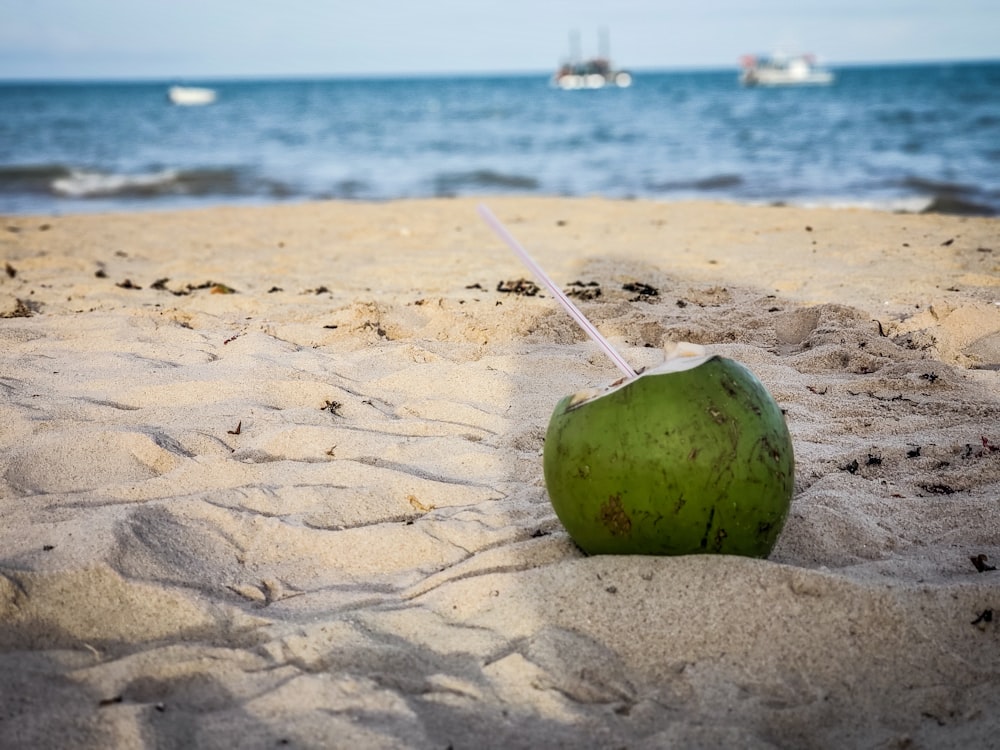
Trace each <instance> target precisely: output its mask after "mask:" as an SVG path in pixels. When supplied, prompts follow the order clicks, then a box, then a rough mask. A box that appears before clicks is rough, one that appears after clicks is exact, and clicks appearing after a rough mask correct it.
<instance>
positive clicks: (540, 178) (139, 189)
mask: <svg viewBox="0 0 1000 750" xmlns="http://www.w3.org/2000/svg"><path fill="white" fill-rule="evenodd" d="M834 72H835V73H836V74H837V79H836V81H835V83H834V84H833V85H831V86H825V87H803V88H782V89H744V88H741V87H740V86H739V85H738V83H737V71H736V70H735V69H734V70H725V71H716V72H663V73H642V72H639V73H636V74H635V82H634V84H633V85H632V86H631V87H630V88H627V89H603V90H598V91H561V90H558V89H554V88H552V87H550V86H549V82H548V80H547V78H546V76H545V75H537V76H525V75H521V76H505V77H456V78H442V77H435V78H411V79H395V80H389V79H359V80H345V79H331V80H299V81H281V80H267V81H232V80H229V81H216V82H211V81H208V82H202V83H203V84H204V85H210V86H212V87H213V88H215V89H216V90H217V91H218V100H217V101H216V102H215V103H213V104H210V105H207V106H202V107H178V106H174V105H171V104H170V103H169V102H168V101H167V97H166V90H167V85H168V83H167V82H158V83H151V82H142V83H65V84H54V83H46V84H42V83H31V84H28V83H7V84H0V212H2V213H76V212H84V211H95V210H102V211H103V210H123V209H124V210H137V209H158V208H174V207H186V206H202V205H213V204H222V203H255V204H259V203H272V202H280V201H301V200H306V199H316V198H340V199H362V200H384V199H392V198H409V197H433V196H455V195H485V194H497V193H505V194H529V195H566V196H580V195H601V196H607V197H615V198H628V197H643V198H653V199H659V200H677V199H687V198H707V199H721V200H732V201H740V202H753V203H776V202H786V203H795V204H834V205H840V204H849V205H869V206H877V207H882V208H887V209H901V210H915V211H919V210H924V209H927V208H931V209H933V210H942V211H950V212H954V213H980V214H988V215H1000V62H990V63H963V64H928V65H908V66H879V67H845V68H841V69H835V71H834Z"/></svg>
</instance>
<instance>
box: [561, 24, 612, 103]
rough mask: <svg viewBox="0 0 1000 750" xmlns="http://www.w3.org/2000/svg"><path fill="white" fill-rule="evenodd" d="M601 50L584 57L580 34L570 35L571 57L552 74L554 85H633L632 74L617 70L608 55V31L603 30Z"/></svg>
mask: <svg viewBox="0 0 1000 750" xmlns="http://www.w3.org/2000/svg"><path fill="white" fill-rule="evenodd" d="M600 46H601V51H600V53H599V54H598V55H597V57H591V58H587V59H584V58H582V57H581V55H580V51H579V50H580V40H579V37H578V35H576V34H575V33H574V34H571V35H570V56H569V59H568V60H566V61H565V62H563V63H562V65H560V66H559V69H558V70H556V72H555V74H554V75H553V76H552V85H553V86H556V87H557V88H560V89H563V90H564V91H572V90H574V89H602V88H604V87H605V86H615V87H618V88H627V87H629V86H631V85H632V74H631V73H629V72H628V71H627V70H617V69H615V67H614V65H612V64H611V58H610V56H609V55H608V51H607V50H608V36H607V31H605V30H603V29H602V30H601V37H600Z"/></svg>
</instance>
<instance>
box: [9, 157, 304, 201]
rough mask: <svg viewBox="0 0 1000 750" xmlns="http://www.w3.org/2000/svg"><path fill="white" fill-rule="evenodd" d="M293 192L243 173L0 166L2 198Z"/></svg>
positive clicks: (232, 170)
mask: <svg viewBox="0 0 1000 750" xmlns="http://www.w3.org/2000/svg"><path fill="white" fill-rule="evenodd" d="M294 192H295V191H294V190H293V189H291V188H290V187H289V186H287V185H285V184H284V183H281V182H278V181H276V180H272V179H260V178H258V177H257V176H256V175H254V174H253V173H252V172H251V171H248V170H245V169H239V168H231V167H221V168H200V169H157V170H151V171H145V172H109V171H102V170H97V169H79V168H74V167H69V166H65V165H61V164H38V165H13V166H10V165H8V166H0V193H7V194H28V195H49V196H55V197H58V198H70V199H78V200H86V199H91V198H122V199H131V198H158V197H179V196H191V197H208V196H220V197H238V196H267V197H271V198H281V197H287V196H289V195H292V194H294Z"/></svg>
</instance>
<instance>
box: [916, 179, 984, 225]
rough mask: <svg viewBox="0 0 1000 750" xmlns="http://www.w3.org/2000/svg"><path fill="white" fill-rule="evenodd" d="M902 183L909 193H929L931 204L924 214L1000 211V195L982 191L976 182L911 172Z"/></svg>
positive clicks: (924, 210)
mask: <svg viewBox="0 0 1000 750" xmlns="http://www.w3.org/2000/svg"><path fill="white" fill-rule="evenodd" d="M899 184H900V186H901V187H902V188H904V189H905V190H907V191H910V192H918V193H922V194H923V195H926V196H927V199H928V204H927V206H926V208H924V209H923V211H922V212H921V213H937V214H953V215H956V216H996V215H997V214H1000V200H998V199H1000V196H996V195H994V196H992V200H991V196H989V195H986V194H984V193H983V191H982V190H981V189H979V188H978V187H976V186H974V185H966V184H963V183H958V182H943V181H940V180H931V179H927V178H925V177H919V176H916V175H910V176H908V177H905V178H903V179H902V180H900V183H899Z"/></svg>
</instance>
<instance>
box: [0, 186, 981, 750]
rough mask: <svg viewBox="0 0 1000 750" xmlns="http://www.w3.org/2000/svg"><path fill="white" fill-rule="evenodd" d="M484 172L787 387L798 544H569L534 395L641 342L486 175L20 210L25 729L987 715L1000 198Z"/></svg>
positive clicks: (10, 249) (596, 260) (18, 603)
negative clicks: (359, 193) (969, 213)
mask: <svg viewBox="0 0 1000 750" xmlns="http://www.w3.org/2000/svg"><path fill="white" fill-rule="evenodd" d="M488 203H489V205H490V206H491V208H492V209H493V210H494V212H495V213H496V214H497V215H498V216H499V217H500V218H501V219H502V220H503V221H504V222H505V223H507V225H508V226H509V228H510V229H511V231H512V232H514V234H516V235H517V236H518V238H519V239H520V240H521V241H522V242H523V243H524V244H525V245H526V246H527V247H528V248H529V249H530V250H531V251H532V252H533V254H534V255H535V257H536V258H537V260H538V261H539V262H540V263H541V264H542V265H543V266H545V267H546V268H547V269H548V271H549V273H550V274H551V275H552V276H553V277H554V278H555V279H556V280H557V281H558V282H559V283H560V284H562V285H564V286H565V288H567V289H575V290H590V291H593V290H594V289H596V288H597V287H593V286H572V283H573V282H581V283H583V284H588V283H589V282H597V283H598V284H599V289H600V291H601V295H600V296H599V297H597V298H596V299H591V300H581V301H580V306H581V308H582V309H583V310H584V311H585V313H586V314H587V315H588V316H589V317H590V318H591V319H592V320H593V321H594V322H595V323H596V324H597V326H598V327H599V328H600V329H601V330H602V331H603V332H604V334H605V335H606V336H607V337H608V338H609V339H610V340H611V341H612V342H613V343H614V344H615V345H616V347H618V348H619V349H620V350H621V351H622V353H623V354H624V356H625V357H626V358H627V359H628V360H629V361H630V362H632V364H633V365H634V366H636V367H647V366H651V365H655V364H656V363H657V362H658V361H659V359H660V357H661V347H662V346H664V345H665V344H666V343H668V342H669V341H672V340H686V341H691V342H694V343H699V344H704V345H707V346H709V347H710V348H711V349H712V350H713V351H716V352H718V353H720V354H723V355H725V356H729V357H732V358H734V359H737V360H739V361H741V362H743V363H744V364H746V365H747V366H748V367H750V368H751V369H752V370H753V371H754V372H755V373H756V374H757V375H758V377H759V378H760V379H761V380H762V381H763V382H764V383H765V384H766V386H767V387H768V388H769V389H770V391H771V392H772V394H773V395H774V397H775V399H776V400H777V401H778V403H779V404H780V405H781V407H782V408H783V409H784V410H785V411H786V416H787V422H788V425H789V428H790V430H791V433H792V436H793V440H794V444H795V450H796V459H797V471H796V489H795V497H794V502H793V505H792V510H791V513H790V516H789V519H788V522H787V525H786V527H785V529H784V531H783V533H782V535H781V537H780V539H779V542H778V545H777V547H776V549H775V550H774V552H773V553H772V555H771V557H770V559H768V560H755V559H745V558H735V557H723V556H711V555H706V556H688V557H675V558H666V557H663V558H652V557H627V556H623V557H610V556H595V557H586V556H585V555H583V554H582V553H581V552H580V551H579V550H578V549H577V548H576V547H575V546H574V544H573V543H572V542H571V540H570V539H569V538H568V536H567V535H566V533H565V532H564V531H563V530H562V527H561V526H560V524H559V522H558V520H557V519H556V517H555V515H554V513H553V511H552V509H551V506H550V505H549V503H548V500H547V497H546V494H545V487H544V482H543V478H542V469H541V451H542V445H543V437H544V431H545V426H546V424H547V421H548V417H549V415H550V413H551V410H552V408H553V407H554V405H555V403H556V402H557V401H558V399H559V398H561V397H562V396H564V395H566V394H568V393H571V392H574V391H576V390H579V389H581V388H584V387H589V386H594V385H601V384H604V383H607V382H610V381H611V380H614V379H615V378H616V377H617V371H616V370H615V368H614V366H613V365H612V364H611V363H610V361H609V360H607V359H606V358H604V357H603V355H602V354H601V353H600V351H599V350H598V349H597V348H596V347H595V346H594V345H593V344H592V343H590V342H589V341H588V340H586V339H585V338H583V336H582V334H581V333H580V332H579V331H578V330H577V329H576V327H575V325H574V324H573V323H572V321H571V320H570V319H569V318H568V317H567V316H566V315H565V314H564V313H563V312H562V311H561V310H560V309H559V308H558V307H557V306H556V304H555V302H554V300H553V299H552V298H551V297H549V296H548V295H547V294H538V295H534V296H528V295H523V294H521V295H519V294H516V293H513V292H504V291H498V285H500V286H502V287H504V288H507V287H513V286H516V284H515V283H514V282H517V281H518V280H520V279H522V278H525V277H526V276H527V273H526V271H525V270H524V269H523V268H522V267H521V265H520V263H519V262H518V261H517V260H516V258H514V256H513V255H511V254H510V253H509V252H508V251H507V250H506V249H505V247H504V246H503V245H502V244H500V242H499V241H498V240H497V239H496V238H495V237H494V236H493V235H492V234H491V233H490V232H489V230H488V229H487V228H486V227H485V226H484V225H483V223H482V222H481V221H480V220H479V218H478V216H477V215H476V211H475V207H476V202H475V201H471V200H465V199H460V200H438V201H412V202H390V203H383V204H357V203H337V202H329V203H315V204H309V205H294V206H293V205H289V206H278V207H252V208H214V209H208V210H200V211H189V212H176V213H134V214H121V215H83V216H65V217H54V218H53V217H25V216H15V217H6V218H2V219H0V263H5V267H6V273H2V272H0V314H2V315H3V316H4V317H3V319H0V518H2V519H3V523H2V525H0V746H2V747H16V748H21V747H25V748H28V747H31V748H34V747H73V748H108V747H115V748H132V747H156V748H215V747H240V748H271V747H278V746H285V747H359V748H396V747H413V748H441V749H442V750H443V748H447V747H451V748H455V750H460V749H462V748H519V747H521V748H541V747H547V748H551V747H601V748H635V749H640V748H662V747H685V748H699V747H705V748H709V747H748V748H772V747H788V748H827V747H831V748H832V747H838V748H839V747H868V748H947V747H962V748H967V747H983V748H985V747H989V746H994V745H995V743H996V741H997V736H998V734H1000V572H998V571H995V570H991V569H989V568H990V567H991V566H992V565H996V564H998V563H1000V221H998V220H996V219H981V218H959V217H948V216H935V215H903V214H890V213H880V212H874V211H864V210H851V209H842V210H835V209H805V208H789V207H763V206H758V207H751V206H735V205H726V204H711V203H675V204H661V203H654V202H644V201H605V200H598V199H577V200H569V199H537V198H531V199H519V198H502V199H500V198H498V199H492V200H489V201H488ZM635 284H645V285H648V287H650V288H651V289H650V288H644V287H641V286H638V287H636V286H633V290H636V289H637V290H638V291H628V290H626V289H624V288H623V287H624V286H626V285H635ZM651 290H655V291H656V292H657V293H656V294H651V293H649V292H650V291H651ZM642 291H645V292H647V293H646V294H643V293H642ZM980 555H985V556H986V557H985V558H979V556H980ZM973 558H976V560H977V561H979V562H980V563H981V564H980V566H979V567H982V568H983V570H982V572H980V571H979V570H977V567H976V566H975V565H974V561H973Z"/></svg>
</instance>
